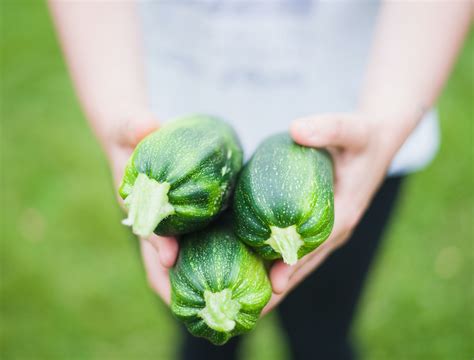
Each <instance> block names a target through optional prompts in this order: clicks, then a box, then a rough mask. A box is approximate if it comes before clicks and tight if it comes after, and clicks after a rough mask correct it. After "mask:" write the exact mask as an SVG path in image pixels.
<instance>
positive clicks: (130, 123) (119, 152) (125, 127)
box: [99, 111, 178, 305]
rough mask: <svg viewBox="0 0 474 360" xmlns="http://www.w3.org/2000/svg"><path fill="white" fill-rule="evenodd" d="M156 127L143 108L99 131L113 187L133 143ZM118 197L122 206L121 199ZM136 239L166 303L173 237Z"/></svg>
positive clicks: (175, 247) (175, 251) (175, 252)
mask: <svg viewBox="0 0 474 360" xmlns="http://www.w3.org/2000/svg"><path fill="white" fill-rule="evenodd" d="M158 127H159V123H158V120H157V119H156V118H155V117H154V116H153V115H152V114H151V113H149V112H146V111H143V112H138V113H134V114H133V115H132V116H131V117H130V118H126V119H124V120H121V121H120V120H119V121H116V122H113V123H111V125H110V126H109V128H108V129H103V131H101V134H99V138H101V140H102V143H103V144H104V147H105V151H106V153H107V156H108V158H109V161H110V164H111V168H112V173H113V177H114V182H115V188H116V189H118V187H119V185H120V182H121V181H122V177H123V174H124V170H125V165H126V164H127V161H128V159H129V158H130V156H131V154H132V152H133V150H134V148H135V146H136V145H137V144H138V143H139V142H140V141H141V140H142V139H143V138H144V137H145V136H146V135H148V134H149V133H151V132H153V131H155V130H156V129H157V128H158ZM117 196H118V195H117ZM118 199H119V202H120V203H121V205H122V206H123V201H122V199H121V198H120V197H118ZM139 240H140V248H141V254H142V258H143V263H144V266H145V271H146V274H147V279H148V283H149V285H150V287H151V288H152V289H153V290H154V291H155V292H156V293H157V294H158V295H159V296H160V297H161V298H162V299H163V301H164V302H165V303H166V304H168V305H169V303H170V294H171V292H170V282H169V275H168V269H169V268H171V267H172V266H173V265H174V263H175V261H176V257H177V255H178V242H177V240H176V238H174V237H162V236H157V235H154V234H153V235H151V236H150V237H149V238H147V239H139Z"/></svg>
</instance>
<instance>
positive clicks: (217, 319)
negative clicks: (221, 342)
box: [199, 289, 240, 332]
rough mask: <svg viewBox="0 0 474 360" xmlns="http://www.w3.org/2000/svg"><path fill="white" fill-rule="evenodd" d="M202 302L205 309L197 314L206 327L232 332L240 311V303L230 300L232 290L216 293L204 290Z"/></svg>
mask: <svg viewBox="0 0 474 360" xmlns="http://www.w3.org/2000/svg"><path fill="white" fill-rule="evenodd" d="M204 300H205V301H206V307H205V308H204V309H202V310H201V311H200V312H199V316H200V317H201V318H202V319H203V320H204V322H205V323H206V324H207V326H209V327H210V328H211V329H214V330H216V331H220V332H229V331H232V330H233V329H234V327H235V318H236V316H237V314H238V313H239V310H240V303H239V302H238V301H237V300H233V299H232V290H230V289H224V290H222V291H220V292H216V293H213V292H211V291H209V290H205V291H204Z"/></svg>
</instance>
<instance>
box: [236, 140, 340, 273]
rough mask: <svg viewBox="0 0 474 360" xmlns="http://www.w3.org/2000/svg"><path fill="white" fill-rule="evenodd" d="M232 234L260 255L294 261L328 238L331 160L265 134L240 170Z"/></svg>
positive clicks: (331, 214)
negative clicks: (265, 136) (234, 232)
mask: <svg viewBox="0 0 474 360" xmlns="http://www.w3.org/2000/svg"><path fill="white" fill-rule="evenodd" d="M234 211H235V216H236V233H237V235H238V236H239V238H240V239H242V240H243V241H244V242H245V243H247V244H248V245H250V246H252V247H253V248H254V249H255V250H256V251H257V252H258V253H259V254H260V255H261V256H262V257H263V258H265V259H279V258H283V260H284V261H285V262H286V263H288V264H294V263H296V261H297V260H298V259H299V258H301V257H302V256H304V255H306V254H308V253H309V252H311V251H312V250H314V249H315V248H316V247H318V246H319V245H320V244H321V243H322V242H323V241H324V240H326V238H327V237H328V236H329V234H330V232H331V230H332V226H333V222H334V195H333V174H332V163H331V159H330V157H329V154H328V153H327V152H325V151H321V150H316V149H312V148H307V147H303V146H300V145H298V144H296V143H295V142H293V140H292V139H291V138H290V136H289V135H288V134H278V135H274V136H272V137H270V138H268V139H267V140H266V141H264V142H263V143H262V144H261V145H260V146H259V147H258V149H257V150H256V152H255V154H254V155H253V156H252V158H251V159H250V161H249V162H248V164H247V165H246V166H245V167H244V169H243V170H242V174H241V176H240V178H239V180H238V183H237V186H236V192H235V198H234Z"/></svg>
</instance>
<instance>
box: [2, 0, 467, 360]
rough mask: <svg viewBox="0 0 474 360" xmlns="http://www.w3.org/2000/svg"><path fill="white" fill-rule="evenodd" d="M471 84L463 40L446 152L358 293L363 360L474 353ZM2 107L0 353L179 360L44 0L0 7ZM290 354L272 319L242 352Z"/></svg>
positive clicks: (418, 180)
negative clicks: (362, 292)
mask: <svg viewBox="0 0 474 360" xmlns="http://www.w3.org/2000/svg"><path fill="white" fill-rule="evenodd" d="M473 77H474V36H473V34H472V33H471V36H470V38H469V39H468V42H467V44H466V46H465V48H464V51H463V53H462V55H461V57H460V59H459V61H458V63H457V66H456V68H455V71H454V72H453V74H452V77H451V79H450V81H449V83H448V85H447V87H446V89H445V91H444V93H443V95H442V97H441V100H440V104H439V109H440V113H441V118H442V133H443V142H442V147H441V151H440V153H439V155H438V157H437V158H436V160H435V161H434V163H433V164H432V165H431V166H430V167H429V168H428V169H427V170H425V171H423V172H421V173H418V174H416V175H414V176H412V177H411V178H410V179H409V181H408V184H407V187H406V189H405V192H404V195H403V199H402V201H401V204H400V206H399V208H398V212H397V215H396V219H395V221H394V223H393V224H392V227H391V229H390V232H389V236H388V238H387V239H386V240H387V241H386V242H385V244H384V246H383V247H382V250H381V253H380V256H379V257H378V259H377V262H376V264H375V267H374V269H373V270H374V271H373V272H372V274H371V279H370V282H369V284H368V286H367V288H366V293H365V296H364V299H363V302H362V304H361V308H360V312H359V316H358V319H357V322H356V326H355V328H354V336H355V337H356V338H357V339H358V340H359V342H360V345H361V351H362V354H363V355H364V358H367V359H401V358H403V359H425V358H429V359H472V358H473V356H474V346H473V344H474V342H473V339H474V329H473V324H474V318H473V304H474V296H473V257H474V253H473V246H472V240H473V219H474V208H473V204H474V199H473V190H472V188H473V184H474V179H473V177H474V176H473V175H474V173H473V121H474V118H473V100H474V91H473V84H474V79H473ZM0 101H1V104H0V106H1V130H0V131H1V167H2V172H1V186H0V189H1V203H2V204H3V206H2V207H1V210H0V211H1V212H0V214H1V215H0V222H1V223H0V226H1V227H0V228H1V239H2V244H1V252H0V257H1V258H0V260H1V275H0V276H1V343H0V346H1V347H0V355H1V357H2V358H4V359H64V358H80V359H83V358H87V359H139V358H140V359H148V358H150V359H151V358H153V359H169V358H173V356H174V354H175V351H176V346H177V344H178V342H179V331H178V330H179V328H178V326H177V324H176V322H175V321H174V320H173V319H172V318H171V316H170V315H169V313H168V311H167V309H166V308H165V307H164V306H163V305H162V304H161V303H159V301H157V300H156V298H155V297H154V295H153V294H152V293H151V291H150V290H149V289H148V287H147V284H146V281H145V277H144V274H143V270H142V266H141V262H140V260H139V257H138V255H137V250H136V246H135V240H134V238H133V237H131V236H130V234H129V231H128V229H126V228H125V227H123V226H121V225H120V219H121V218H122V216H123V215H122V213H121V211H120V210H119V208H118V206H117V205H116V202H115V198H114V191H113V189H112V187H111V180H110V175H109V172H108V165H107V162H106V160H105V158H104V155H103V154H102V152H101V149H100V148H99V146H98V145H97V143H96V141H95V139H94V138H93V136H92V134H91V132H90V130H89V128H88V126H87V124H86V122H85V120H84V117H83V115H82V113H81V111H80V109H79V106H78V103H77V101H76V99H75V97H74V94H73V90H72V87H71V83H70V80H69V79H68V76H67V73H66V69H65V65H64V63H63V60H62V58H61V54H60V51H59V48H58V45H57V42H56V39H55V36H54V33H53V29H52V25H51V21H50V19H49V16H48V13H47V10H46V6H45V4H44V3H42V2H36V1H29V2H27V1H13V0H11V1H3V2H2V3H1V94H0ZM285 349H286V348H285V344H284V336H283V334H282V333H281V331H280V330H279V329H278V326H277V319H276V318H275V317H269V318H266V319H264V320H263V321H262V322H261V324H260V325H259V327H258V328H257V330H256V331H254V332H253V333H252V334H251V335H250V336H248V338H247V339H246V342H245V347H244V349H243V350H242V352H243V354H242V355H243V358H250V357H251V358H252V359H284V358H285V354H286V350H285ZM316 355H317V349H316Z"/></svg>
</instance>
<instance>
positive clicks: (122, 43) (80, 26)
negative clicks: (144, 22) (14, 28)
mask: <svg viewBox="0 0 474 360" xmlns="http://www.w3.org/2000/svg"><path fill="white" fill-rule="evenodd" d="M49 6H50V9H51V13H52V16H53V19H54V23H55V25H56V28H57V30H58V33H59V38H60V42H61V45H62V48H63V51H64V54H65V57H66V61H67V64H68V67H69V70H70V73H71V76H72V79H73V82H74V86H75V88H76V92H77V94H78V96H79V100H80V102H81V104H82V107H83V109H84V111H85V113H86V116H87V118H88V120H89V122H90V124H91V127H92V128H93V130H94V133H95V134H96V136H97V138H98V139H99V141H100V143H101V145H102V146H103V148H104V150H105V152H106V154H107V156H108V158H109V161H110V163H111V167H112V171H113V175H114V179H115V183H116V184H117V186H118V184H119V182H120V179H121V177H122V175H123V170H124V168H125V164H126V162H127V160H128V158H129V156H130V155H131V153H132V151H133V148H134V147H135V145H136V144H137V143H138V142H139V141H140V140H141V139H142V138H143V137H144V136H145V135H147V134H148V133H150V132H151V131H153V130H155V129H156V128H157V127H158V122H157V120H156V119H155V118H154V116H153V115H152V113H151V111H150V107H149V103H148V97H147V94H146V84H145V78H144V66H143V57H142V51H141V46H140V45H141V44H140V41H139V38H140V34H139V24H138V14H137V11H136V5H135V3H133V2H127V1H124V2H100V1H89V2H69V1H59V0H57V1H50V3H49ZM147 240H149V241H144V240H141V248H142V255H143V259H144V262H145V268H146V270H147V275H148V279H149V282H150V284H151V286H152V287H153V288H154V289H155V290H156V291H157V292H158V293H159V294H160V295H161V296H162V297H163V298H164V299H165V301H167V302H169V282H168V273H167V269H166V268H167V267H170V266H172V265H173V263H174V261H175V258H176V254H177V243H176V240H175V239H174V238H163V237H157V236H152V237H151V238H150V239H147ZM155 249H156V250H155ZM160 261H161V264H160Z"/></svg>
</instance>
